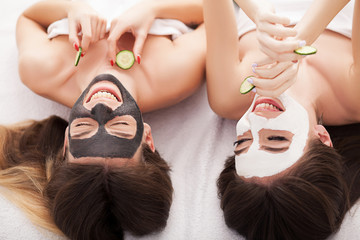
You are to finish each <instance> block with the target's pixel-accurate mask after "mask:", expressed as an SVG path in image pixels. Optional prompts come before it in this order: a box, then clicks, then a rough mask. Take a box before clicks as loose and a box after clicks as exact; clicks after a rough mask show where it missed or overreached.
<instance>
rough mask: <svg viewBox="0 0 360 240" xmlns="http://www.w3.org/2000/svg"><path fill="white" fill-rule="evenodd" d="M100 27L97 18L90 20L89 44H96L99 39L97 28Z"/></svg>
mask: <svg viewBox="0 0 360 240" xmlns="http://www.w3.org/2000/svg"><path fill="white" fill-rule="evenodd" d="M100 27H101V25H100V22H99V21H98V19H97V17H92V19H91V33H92V34H91V43H94V42H97V41H98V40H99V38H100V32H99V30H100V29H99V28H100Z"/></svg>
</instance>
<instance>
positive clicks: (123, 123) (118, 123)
mask: <svg viewBox="0 0 360 240" xmlns="http://www.w3.org/2000/svg"><path fill="white" fill-rule="evenodd" d="M116 125H127V126H128V125H129V123H127V122H115V123H113V124H111V125H110V126H116Z"/></svg>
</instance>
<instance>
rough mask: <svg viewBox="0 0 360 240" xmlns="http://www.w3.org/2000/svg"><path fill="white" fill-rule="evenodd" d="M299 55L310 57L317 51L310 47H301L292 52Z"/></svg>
mask: <svg viewBox="0 0 360 240" xmlns="http://www.w3.org/2000/svg"><path fill="white" fill-rule="evenodd" d="M294 52H295V53H297V54H299V55H311V54H315V53H316V52H317V49H316V48H314V47H312V46H303V47H299V48H297V49H295V50H294Z"/></svg>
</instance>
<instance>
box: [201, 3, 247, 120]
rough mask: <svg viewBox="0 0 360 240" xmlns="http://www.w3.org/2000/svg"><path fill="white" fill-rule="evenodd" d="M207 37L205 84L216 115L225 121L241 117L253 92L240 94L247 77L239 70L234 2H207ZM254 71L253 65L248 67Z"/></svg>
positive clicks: (205, 17)
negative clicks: (224, 118) (243, 81)
mask: <svg viewBox="0 0 360 240" xmlns="http://www.w3.org/2000/svg"><path fill="white" fill-rule="evenodd" d="M204 22H205V29H206V37H207V53H206V75H207V76H206V81H207V91H208V98H209V103H210V106H211V108H212V109H213V111H214V112H216V113H217V114H219V115H220V116H222V117H226V118H234V119H236V118H239V117H241V115H242V114H243V113H245V111H246V110H247V108H248V106H249V105H250V103H251V100H252V97H253V95H254V93H249V94H247V95H241V94H240V93H239V87H240V84H241V82H242V80H243V79H244V76H246V75H245V74H246V73H245V72H244V71H243V69H241V67H240V59H239V46H238V36H237V26H236V20H235V14H234V6H233V1H231V0H221V1H219V0H204ZM248 68H249V69H251V66H249V67H248Z"/></svg>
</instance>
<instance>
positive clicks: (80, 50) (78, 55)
mask: <svg viewBox="0 0 360 240" xmlns="http://www.w3.org/2000/svg"><path fill="white" fill-rule="evenodd" d="M81 52H82V48H81V47H79V51H78V52H77V54H76V58H75V66H77V65H78V64H79V61H80V57H81Z"/></svg>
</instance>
